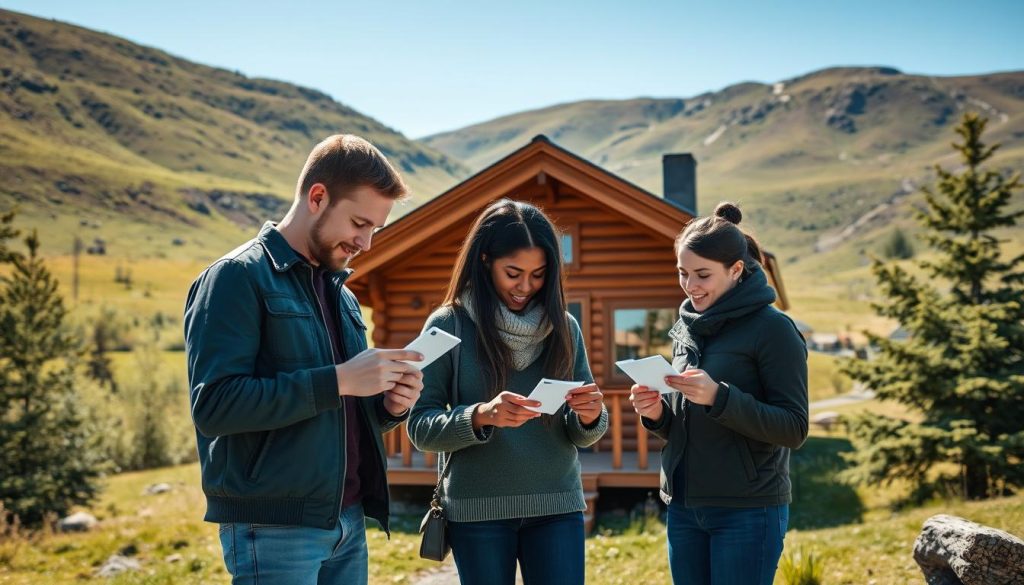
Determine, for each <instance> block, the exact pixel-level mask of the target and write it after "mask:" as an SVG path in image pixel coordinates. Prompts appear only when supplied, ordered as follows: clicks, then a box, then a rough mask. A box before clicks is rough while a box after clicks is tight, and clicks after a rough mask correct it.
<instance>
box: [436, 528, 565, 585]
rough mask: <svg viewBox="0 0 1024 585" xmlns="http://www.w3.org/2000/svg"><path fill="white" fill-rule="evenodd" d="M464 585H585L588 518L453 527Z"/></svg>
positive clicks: (451, 529)
mask: <svg viewBox="0 0 1024 585" xmlns="http://www.w3.org/2000/svg"><path fill="white" fill-rule="evenodd" d="M448 535H449V538H450V541H451V545H452V554H454V555H455V565H456V567H458V569H459V580H460V581H461V582H462V585H514V583H515V581H516V561H517V560H518V561H519V567H520V571H522V574H523V584H524V585H549V584H550V585H583V578H584V575H583V573H584V561H583V556H584V548H583V539H584V533H583V513H582V512H572V513H569V514H557V515H554V516H540V517H537V518H516V519H513V520H488V521H483V522H448Z"/></svg>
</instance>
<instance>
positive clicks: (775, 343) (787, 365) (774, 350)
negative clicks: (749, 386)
mask: <svg viewBox="0 0 1024 585" xmlns="http://www.w3.org/2000/svg"><path fill="white" fill-rule="evenodd" d="M759 325H760V334H759V338H758V340H757V344H756V346H755V347H756V352H757V356H756V359H757V369H758V375H759V377H760V378H761V380H762V384H764V401H761V400H758V399H757V398H755V397H754V396H753V395H752V394H748V393H746V392H743V391H742V390H740V389H739V388H737V387H735V386H733V385H732V384H729V382H728V381H725V380H720V381H719V385H718V394H717V396H716V397H715V403H714V404H713V405H712V406H711V408H710V409H709V411H708V415H709V416H710V417H711V418H712V419H713V420H715V421H717V422H718V423H719V424H722V425H724V426H726V427H728V428H730V429H732V430H734V431H736V432H737V433H740V434H742V435H745V436H747V437H750V438H752V439H755V440H758V441H763V442H766V443H773V444H776V445H782V446H784V447H790V448H792V449H797V448H799V447H800V446H801V445H802V444H803V442H804V440H805V439H807V430H808V421H807V408H808V406H807V346H806V345H805V344H804V341H803V338H802V337H801V335H800V333H799V332H798V331H797V330H796V327H795V326H794V325H793V323H792V322H791V321H790V320H789V319H788V318H787V317H786V316H785V315H776V316H775V317H773V318H770V319H767V320H766V321H765V322H762V323H760V324H759Z"/></svg>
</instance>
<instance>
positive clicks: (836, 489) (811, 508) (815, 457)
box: [789, 437, 864, 530]
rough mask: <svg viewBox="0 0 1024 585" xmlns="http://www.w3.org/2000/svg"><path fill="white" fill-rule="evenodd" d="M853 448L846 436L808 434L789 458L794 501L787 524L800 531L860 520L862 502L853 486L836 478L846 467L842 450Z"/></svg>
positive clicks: (862, 507) (862, 512) (847, 465)
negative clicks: (812, 435)
mask: <svg viewBox="0 0 1024 585" xmlns="http://www.w3.org/2000/svg"><path fill="white" fill-rule="evenodd" d="M848 451H853V445H851V444H850V441H849V440H848V439H845V438H839V437H810V438H808V439H807V442H806V443H805V444H804V446H803V447H801V448H800V449H799V450H798V451H794V452H793V454H792V456H791V459H790V476H791V479H792V481H793V504H792V505H791V506H790V512H789V526H790V528H796V529H799V530H808V529H814V528H828V527H832V526H841V525H843V524H850V523H855V522H860V521H861V519H862V517H863V514H864V503H863V502H861V500H860V496H859V495H857V491H856V490H855V489H854V488H853V486H852V485H849V484H847V483H844V482H841V481H840V480H839V479H838V477H837V476H838V475H839V472H841V471H842V470H844V469H846V468H847V467H849V464H848V463H847V462H846V461H844V460H843V458H842V456H841V455H840V454H841V453H844V452H848Z"/></svg>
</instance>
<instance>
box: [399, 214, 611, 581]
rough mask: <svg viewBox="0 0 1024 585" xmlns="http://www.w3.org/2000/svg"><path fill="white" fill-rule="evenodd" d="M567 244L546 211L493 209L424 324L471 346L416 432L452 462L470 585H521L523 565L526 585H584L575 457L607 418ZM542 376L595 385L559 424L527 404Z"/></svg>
mask: <svg viewBox="0 0 1024 585" xmlns="http://www.w3.org/2000/svg"><path fill="white" fill-rule="evenodd" d="M558 241H559V239H558V236H557V232H556V231H555V228H554V226H553V225H552V224H551V221H550V220H549V219H548V218H547V217H546V216H545V215H544V213H543V212H541V211H540V210H539V209H537V208H536V207H534V206H532V205H529V204H526V203H521V202H517V201H511V200H508V199H503V200H501V201H498V202H496V203H494V204H492V205H491V206H490V207H488V208H487V209H486V210H485V211H484V212H483V213H482V214H481V215H480V217H479V218H477V220H476V222H475V223H474V225H473V227H472V229H471V230H470V233H469V235H468V236H467V237H466V240H465V242H464V244H463V246H462V250H461V252H460V254H459V258H458V260H457V263H456V267H455V271H454V273H453V275H452V280H451V283H450V284H449V287H448V293H447V296H446V298H445V301H444V305H443V306H442V307H441V308H440V309H438V310H437V311H435V312H434V313H433V314H432V315H431V316H430V317H429V318H428V320H427V323H426V325H425V328H429V327H432V326H436V327H439V328H441V329H443V330H445V331H447V332H450V333H454V332H455V331H456V329H458V331H459V333H457V334H456V335H457V336H459V337H460V338H461V339H462V343H461V344H460V345H459V351H460V352H461V353H460V354H459V358H458V363H459V365H458V371H454V370H455V368H454V363H455V361H456V360H455V359H454V357H453V356H452V357H450V356H444V357H442V358H441V359H439V360H437V361H436V362H435V363H434V364H432V365H430V366H428V367H427V368H425V369H424V371H423V392H422V394H421V395H420V399H419V401H418V402H417V403H416V406H415V407H414V408H413V410H412V413H411V414H410V416H409V424H408V429H409V437H410V439H411V440H412V443H413V444H414V445H415V446H416V447H417V448H418V449H420V450H423V451H434V452H442V453H444V455H443V457H442V461H443V462H445V461H447V462H448V463H449V466H448V473H447V476H446V477H444V478H443V481H442V485H441V490H440V496H441V498H440V499H441V505H442V507H443V508H444V513H445V516H446V517H447V519H448V532H449V536H450V542H451V546H452V551H453V553H454V555H455V563H456V565H457V566H458V569H459V578H460V580H461V582H462V583H463V584H466V585H471V584H475V583H487V584H494V583H497V584H499V585H504V584H507V585H512V584H513V583H514V582H515V572H516V562H517V561H518V563H519V565H520V568H521V572H522V575H523V581H524V582H525V584H526V585H543V584H546V583H551V584H559V585H561V584H574V583H575V584H582V583H583V580H584V548H583V540H584V530H583V511H584V510H585V509H586V502H585V500H584V496H583V486H582V481H581V478H580V464H579V460H578V457H577V448H582V447H588V446H590V445H592V444H594V443H596V442H597V441H598V439H600V438H601V436H602V435H603V434H604V432H605V430H606V429H607V427H608V411H607V409H606V408H605V407H604V403H603V398H602V394H601V390H600V389H599V388H598V387H597V385H596V384H594V383H593V376H592V375H591V373H590V366H589V365H588V363H587V352H586V348H585V347H584V345H583V335H582V334H581V332H580V328H579V324H577V323H576V320H575V319H573V317H572V316H571V315H569V314H568V313H567V312H566V308H565V292H564V290H563V288H562V276H563V271H562V255H561V253H560V251H559V247H558ZM456 325H458V327H456ZM543 378H549V379H552V380H560V381H571V380H579V381H582V383H583V385H582V386H580V387H577V388H575V389H572V390H569V391H568V393H567V394H566V402H565V404H564V405H562V406H561V407H560V408H558V410H557V411H556V412H555V414H554V415H550V416H549V415H541V414H539V413H537V412H536V411H535V410H534V409H536V408H538V407H540V406H541V403H540V402H538V401H534V400H529V399H527V398H526V396H527V395H529V394H530V392H531V391H532V390H533V389H534V388H535V387H536V386H537V385H538V383H539V382H540V381H541V380H542V379H543ZM456 380H457V390H458V391H457V398H456V400H454V401H453V400H452V398H451V396H452V387H453V382H454V381H456ZM449 459H450V461H448V460H449Z"/></svg>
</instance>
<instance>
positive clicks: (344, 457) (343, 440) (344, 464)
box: [309, 267, 348, 527]
mask: <svg viewBox="0 0 1024 585" xmlns="http://www.w3.org/2000/svg"><path fill="white" fill-rule="evenodd" d="M309 286H310V289H311V292H312V293H313V298H314V299H315V300H316V308H317V311H318V312H319V313H320V324H321V325H323V327H324V333H325V334H326V335H327V345H328V346H330V348H331V356H330V360H331V363H332V364H333V363H334V340H332V339H331V330H330V329H328V327H327V315H324V308H323V305H321V304H320V297H318V296H317V295H316V283H315V282H313V268H312V267H309ZM339 326H340V323H339ZM338 412H339V414H338V417H339V420H338V422H339V423H342V421H348V418H347V416H346V413H345V398H344V397H342V398H341V409H339V411H338ZM338 440H339V442H340V444H341V466H340V467H339V471H338V502H337V504H335V506H334V508H335V511H336V513H335V516H338V515H340V514H341V503H342V502H343V501H345V472H346V471H347V469H348V444H347V443H348V437H347V436H346V435H345V425H344V424H338ZM334 522H335V519H333V518H332V519H331V523H330V526H332V527H333V526H334Z"/></svg>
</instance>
